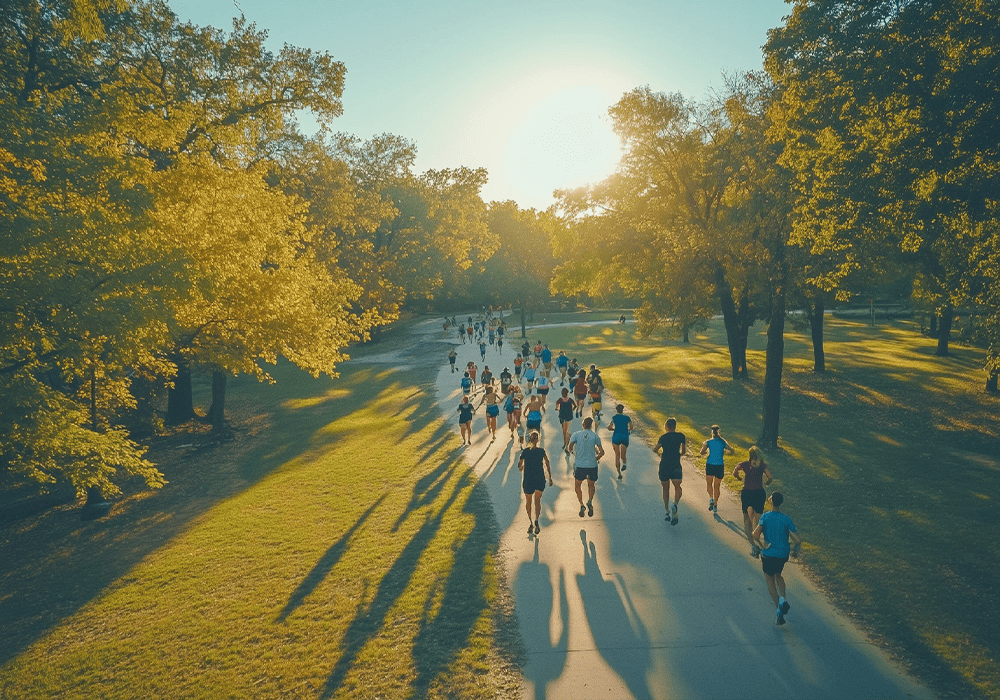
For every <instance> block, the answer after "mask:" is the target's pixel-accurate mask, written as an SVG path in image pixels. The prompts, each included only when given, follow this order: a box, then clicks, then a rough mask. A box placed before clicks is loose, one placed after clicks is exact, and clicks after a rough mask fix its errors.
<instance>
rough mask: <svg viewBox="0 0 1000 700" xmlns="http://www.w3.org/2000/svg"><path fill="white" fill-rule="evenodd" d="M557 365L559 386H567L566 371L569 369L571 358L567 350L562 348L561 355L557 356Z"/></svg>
mask: <svg viewBox="0 0 1000 700" xmlns="http://www.w3.org/2000/svg"><path fill="white" fill-rule="evenodd" d="M556 367H558V368H559V386H566V371H567V370H568V369H569V358H568V357H566V351H565V350H560V351H559V357H557V358H556Z"/></svg>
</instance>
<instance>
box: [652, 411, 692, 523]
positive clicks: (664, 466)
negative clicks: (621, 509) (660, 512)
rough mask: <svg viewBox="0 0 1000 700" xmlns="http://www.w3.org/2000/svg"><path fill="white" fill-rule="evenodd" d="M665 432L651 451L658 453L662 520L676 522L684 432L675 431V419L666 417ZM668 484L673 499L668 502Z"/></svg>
mask: <svg viewBox="0 0 1000 700" xmlns="http://www.w3.org/2000/svg"><path fill="white" fill-rule="evenodd" d="M663 427H664V428H665V429H666V431H667V432H665V433H664V434H663V435H661V436H660V439H659V440H658V441H657V442H656V447H655V448H653V452H656V453H658V454H660V486H661V488H662V489H663V507H664V508H666V510H667V516H666V517H665V518H664V520H669V521H670V524H671V525H676V524H677V502H678V501H680V500H681V479H682V478H683V476H682V474H681V457H682V456H683V455H685V454H687V440H686V438H685V437H684V433H679V432H677V420H676V419H675V418H667V422H666V423H665V424H664V425H663ZM670 484H673V485H674V500H673V503H671V502H670Z"/></svg>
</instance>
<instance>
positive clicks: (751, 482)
mask: <svg viewBox="0 0 1000 700" xmlns="http://www.w3.org/2000/svg"><path fill="white" fill-rule="evenodd" d="M740 472H743V476H742V477H741V476H740ZM744 477H745V478H744ZM733 478H734V479H736V480H737V481H742V482H743V490H742V491H740V501H741V503H742V504H743V532H744V533H746V536H747V542H749V543H750V556H752V557H757V556H758V555H760V547H758V546H757V543H756V542H755V541H754V539H753V531H754V528H756V527H757V522H758V521H759V520H760V516H761V514H763V512H764V503H765V501H767V492H766V491H765V490H764V487H765V486H767V485H768V484H770V483H771V470H770V469H768V468H767V462H765V461H764V455H763V454H762V453H761V451H760V448H759V447H757V446H756V445H754V446H753V447H751V448H750V459H749V460H748V461H746V462H740V463H739V464H737V465H736V468H735V469H733Z"/></svg>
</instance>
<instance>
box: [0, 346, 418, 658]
mask: <svg viewBox="0 0 1000 700" xmlns="http://www.w3.org/2000/svg"><path fill="white" fill-rule="evenodd" d="M275 376H276V377H277V378H278V380H279V383H278V384H277V385H275V386H274V387H271V386H267V385H260V384H258V383H257V382H256V381H254V380H252V379H247V378H244V379H242V380H239V381H235V382H233V386H231V387H230V392H229V398H230V403H231V418H232V420H233V425H234V427H235V428H236V438H235V440H233V441H231V442H225V443H219V442H215V441H214V438H211V437H210V436H201V435H190V434H181V435H175V436H171V437H166V438H160V439H158V440H156V441H154V443H153V445H152V447H151V449H150V452H149V454H148V457H149V458H150V459H152V461H154V462H156V463H158V464H159V466H160V468H161V469H162V470H163V471H164V473H165V475H166V477H167V480H168V482H169V483H168V484H167V486H165V487H164V488H163V490H162V491H149V490H147V489H146V488H145V486H144V484H142V482H141V481H138V480H132V481H130V482H127V483H125V484H123V489H124V491H125V492H126V494H129V495H127V497H126V498H124V499H123V500H121V501H119V502H118V503H116V504H115V507H114V510H113V511H112V517H110V518H106V519H103V520H99V521H93V522H81V521H80V516H79V511H78V509H76V508H75V507H66V508H56V509H53V510H50V511H48V512H45V513H41V514H38V515H33V516H30V517H26V518H22V519H20V520H18V521H16V522H12V523H8V524H6V527H7V532H5V534H4V537H3V538H2V539H0V561H3V562H4V567H3V569H4V570H3V572H2V574H0V591H2V595H0V620H3V634H2V635H0V664H3V663H6V662H8V661H10V660H11V659H13V658H15V657H16V656H18V654H20V653H21V652H22V651H23V650H24V649H26V648H28V647H29V646H30V645H31V644H33V643H35V642H36V641H37V640H39V639H41V638H42V637H44V636H45V635H46V634H47V633H48V632H49V631H50V630H52V629H53V628H54V627H56V626H57V625H58V624H59V623H60V622H61V621H63V620H65V619H67V618H69V617H71V616H72V615H74V614H75V613H77V612H78V611H79V610H80V609H81V608H82V607H83V606H84V605H86V604H87V603H88V602H89V601H91V600H93V599H94V598H95V597H97V596H98V595H99V594H100V593H101V592H102V591H104V590H105V589H107V588H108V586H110V585H112V584H113V583H114V582H115V581H117V580H119V579H123V578H124V577H126V576H127V575H128V573H129V571H130V570H132V568H133V567H135V566H136V565H137V564H139V562H141V561H142V560H143V559H144V558H145V557H147V556H148V555H149V554H150V553H152V552H154V551H156V550H157V549H159V548H160V547H163V546H165V545H167V544H168V543H169V542H170V541H171V540H172V539H173V538H175V537H176V536H178V535H180V534H181V533H183V532H184V531H185V530H186V529H187V528H188V527H189V526H190V524H191V523H192V522H194V521H195V520H197V519H198V518H199V517H200V516H202V515H203V514H204V513H206V512H207V511H209V510H210V509H211V508H212V507H214V506H215V505H217V504H219V503H221V502H223V501H226V500H228V499H230V498H232V497H235V496H237V495H238V494H240V493H242V492H243V491H245V490H246V489H248V488H250V487H252V486H253V485H254V484H255V483H257V482H258V481H260V480H261V479H263V478H264V477H266V476H267V475H268V474H270V473H272V472H273V471H274V470H275V469H276V468H278V467H280V466H281V465H282V464H285V463H286V462H287V461H288V460H291V459H294V458H296V457H298V456H301V455H303V454H305V453H307V452H309V451H310V450H312V449H315V448H316V446H317V442H316V441H315V436H316V435H317V434H318V433H320V431H322V429H324V428H325V427H326V426H328V425H329V424H330V423H331V422H333V421H336V420H338V419H340V418H344V417H345V416H348V415H349V414H351V413H352V412H353V411H355V410H358V409H360V408H363V407H365V406H366V405H368V404H369V403H370V402H378V401H380V400H381V401H386V397H385V396H384V395H385V394H386V393H387V392H391V391H392V388H393V386H395V385H396V384H397V382H398V381H399V375H398V374H395V373H381V374H378V375H376V374H374V373H372V372H371V371H370V370H365V369H363V368H344V370H343V375H342V378H341V379H339V380H337V382H336V383H334V382H333V381H331V380H324V379H320V380H314V379H312V378H311V377H309V376H308V375H307V374H306V373H304V372H301V371H300V370H298V369H296V368H294V367H293V366H291V365H290V364H288V363H285V362H282V363H281V365H280V366H279V367H278V368H276V369H275ZM334 389H335V390H336V391H334ZM324 391H327V392H328V393H329V394H331V396H334V397H336V398H331V399H327V400H322V401H319V402H317V401H316V400H315V399H316V397H317V396H318V395H321V394H322V392H324ZM340 392H346V394H347V396H346V398H340V396H341V393H340ZM355 396H364V397H366V398H367V401H365V400H361V401H359V400H355V399H354V397H355ZM296 402H300V403H301V404H305V405H306V408H296V407H295V405H296ZM419 402H420V398H419V397H418V396H415V397H411V398H410V400H409V402H408V403H409V404H418V403H419ZM262 405H266V406H267V407H268V409H265V410H266V412H262V411H261V406H262ZM401 408H402V409H405V408H406V405H404V406H402V407H401ZM333 439H335V435H333V434H325V433H324V434H323V435H322V436H321V438H320V441H321V442H322V441H330V440H333ZM261 455H265V456H264V457H261ZM331 556H332V555H331Z"/></svg>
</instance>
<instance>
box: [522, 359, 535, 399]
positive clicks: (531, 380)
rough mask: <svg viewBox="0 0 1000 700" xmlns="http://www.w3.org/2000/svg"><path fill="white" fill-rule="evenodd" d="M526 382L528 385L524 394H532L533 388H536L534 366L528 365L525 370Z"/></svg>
mask: <svg viewBox="0 0 1000 700" xmlns="http://www.w3.org/2000/svg"><path fill="white" fill-rule="evenodd" d="M524 381H525V382H526V383H527V385H528V386H527V387H525V390H524V393H526V394H530V393H531V387H533V386H535V367H534V366H533V365H528V366H527V367H525V369H524Z"/></svg>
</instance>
